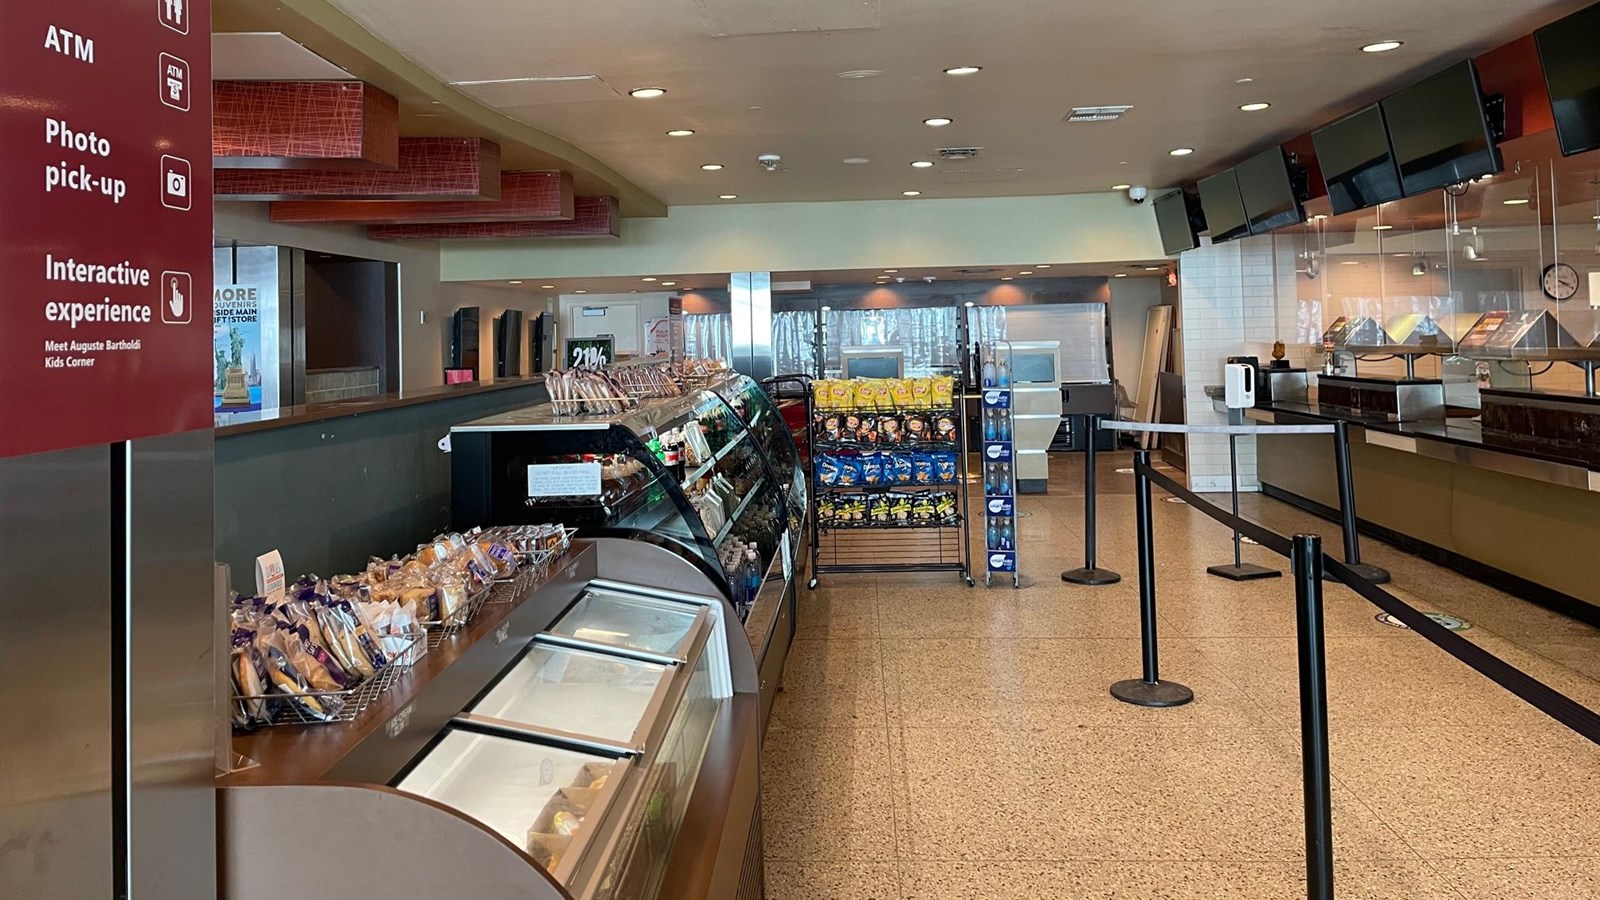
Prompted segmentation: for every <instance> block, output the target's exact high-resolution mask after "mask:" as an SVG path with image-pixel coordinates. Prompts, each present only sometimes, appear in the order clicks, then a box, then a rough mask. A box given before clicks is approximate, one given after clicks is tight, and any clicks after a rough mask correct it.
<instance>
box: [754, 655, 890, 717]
mask: <svg viewBox="0 0 1600 900" xmlns="http://www.w3.org/2000/svg"><path fill="white" fill-rule="evenodd" d="M790 652H791V658H790V660H789V662H788V663H787V664H786V665H785V666H784V672H783V689H782V690H780V691H779V692H778V695H777V697H776V698H775V699H774V700H773V705H772V720H773V721H774V722H778V723H781V724H783V725H784V726H786V727H791V728H808V727H817V726H825V727H836V728H859V727H874V726H876V727H883V726H884V725H885V723H886V721H887V719H886V716H887V714H888V712H887V707H886V706H885V701H884V689H883V660H882V655H881V648H880V645H879V644H878V642H876V641H865V640H855V639H852V640H823V641H818V640H796V641H795V642H794V646H793V648H792V649H791V651H790Z"/></svg>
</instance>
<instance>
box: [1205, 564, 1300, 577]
mask: <svg viewBox="0 0 1600 900" xmlns="http://www.w3.org/2000/svg"><path fill="white" fill-rule="evenodd" d="M1206 574H1208V575H1215V576H1217V577H1218V578H1226V579H1228V580H1229V581H1255V580H1256V579H1258V578H1282V577H1283V573H1282V572H1280V571H1278V570H1277V569H1269V568H1267V567H1266V566H1258V565H1256V564H1254V563H1240V564H1238V565H1237V566H1236V565H1234V564H1233V563H1228V564H1227V565H1225V566H1211V567H1210V568H1207V569H1206Z"/></svg>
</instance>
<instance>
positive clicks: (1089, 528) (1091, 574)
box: [1061, 413, 1122, 587]
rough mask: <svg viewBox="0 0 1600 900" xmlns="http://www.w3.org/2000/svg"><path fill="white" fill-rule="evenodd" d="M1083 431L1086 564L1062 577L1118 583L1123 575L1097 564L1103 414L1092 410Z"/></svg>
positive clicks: (1075, 581)
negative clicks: (1098, 445) (1097, 479)
mask: <svg viewBox="0 0 1600 900" xmlns="http://www.w3.org/2000/svg"><path fill="white" fill-rule="evenodd" d="M1083 421H1084V431H1085V433H1086V434H1087V435H1088V441H1089V445H1088V447H1086V448H1084V451H1083V452H1084V456H1083V473H1084V474H1083V568H1081V569H1068V570H1067V571H1065V572H1062V573H1061V580H1062V581H1065V582H1067V583H1068V584H1084V585H1089V586H1090V587H1097V586H1099V585H1102V584H1116V583H1117V582H1119V581H1121V580H1122V576H1121V575H1118V574H1117V573H1116V572H1113V571H1111V570H1110V569H1102V568H1100V567H1099V566H1098V565H1096V559H1095V556H1096V549H1097V548H1096V535H1095V507H1096V506H1097V505H1098V504H1097V502H1096V500H1095V497H1096V482H1095V477H1096V476H1095V464H1094V454H1095V446H1094V445H1095V438H1096V437H1098V436H1099V432H1100V417H1099V416H1097V415H1095V414H1094V413H1090V414H1088V415H1086V416H1084V417H1083Z"/></svg>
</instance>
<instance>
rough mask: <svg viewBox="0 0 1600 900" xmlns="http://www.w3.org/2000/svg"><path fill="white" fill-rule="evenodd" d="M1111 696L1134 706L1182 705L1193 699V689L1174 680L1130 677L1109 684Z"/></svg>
mask: <svg viewBox="0 0 1600 900" xmlns="http://www.w3.org/2000/svg"><path fill="white" fill-rule="evenodd" d="M1111 696H1113V697H1115V698H1117V699H1118V700H1121V701H1122V702H1123V703H1132V704H1133V705H1134V706H1149V707H1166V706H1182V705H1184V704H1185V703H1188V702H1190V701H1191V700H1193V699H1194V691H1191V690H1189V689H1188V688H1186V687H1184V686H1183V685H1181V684H1178V683H1177V682H1175V681H1145V680H1143V679H1139V678H1130V679H1128V680H1127V681H1119V682H1117V683H1116V684H1113V685H1112V686H1111Z"/></svg>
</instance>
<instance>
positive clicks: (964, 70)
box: [944, 66, 983, 75]
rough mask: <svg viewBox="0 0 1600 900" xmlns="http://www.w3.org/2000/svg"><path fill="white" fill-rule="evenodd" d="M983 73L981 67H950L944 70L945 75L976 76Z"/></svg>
mask: <svg viewBox="0 0 1600 900" xmlns="http://www.w3.org/2000/svg"><path fill="white" fill-rule="evenodd" d="M982 71H983V66H951V67H950V68H948V69H945V70H944V73H945V74H946V75H976V74H978V73H979V72H982Z"/></svg>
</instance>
